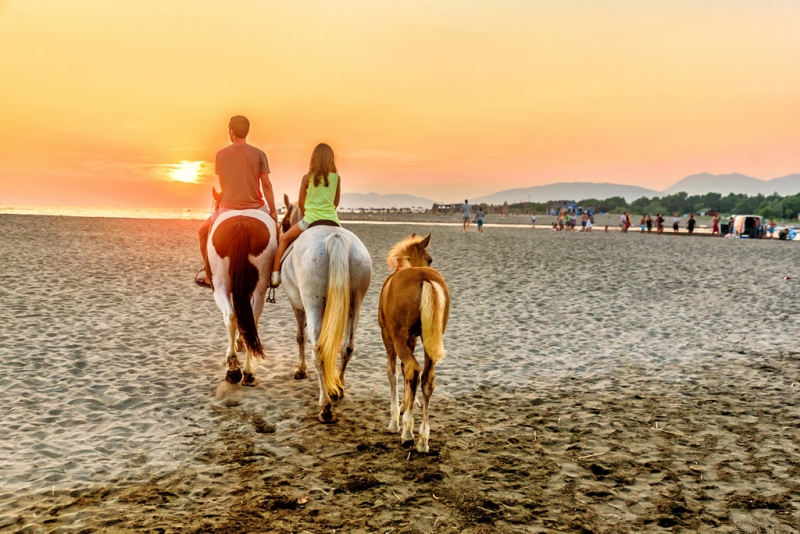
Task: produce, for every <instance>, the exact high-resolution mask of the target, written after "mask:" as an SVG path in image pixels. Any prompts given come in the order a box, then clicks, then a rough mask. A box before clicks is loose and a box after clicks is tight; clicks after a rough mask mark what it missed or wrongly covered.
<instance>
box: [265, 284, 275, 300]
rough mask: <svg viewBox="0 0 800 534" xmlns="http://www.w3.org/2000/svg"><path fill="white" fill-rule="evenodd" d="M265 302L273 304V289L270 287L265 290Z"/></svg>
mask: <svg viewBox="0 0 800 534" xmlns="http://www.w3.org/2000/svg"><path fill="white" fill-rule="evenodd" d="M266 301H267V302H269V303H270V304H275V288H274V287H272V286H270V287H269V288H267V299H266Z"/></svg>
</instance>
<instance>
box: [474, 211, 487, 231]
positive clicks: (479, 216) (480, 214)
mask: <svg viewBox="0 0 800 534" xmlns="http://www.w3.org/2000/svg"><path fill="white" fill-rule="evenodd" d="M484 215H485V214H484V213H483V208H481V207H479V208H478V213H476V214H475V222H476V223H477V224H478V232H480V233H483V217H484Z"/></svg>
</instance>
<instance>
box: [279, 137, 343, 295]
mask: <svg viewBox="0 0 800 534" xmlns="http://www.w3.org/2000/svg"><path fill="white" fill-rule="evenodd" d="M338 172H339V171H337V170H336V161H335V156H334V154H333V149H332V148H331V147H330V146H329V145H326V144H325V143H320V144H318V145H317V146H316V147H315V148H314V152H312V153H311V161H309V163H308V173H307V174H305V175H304V176H303V179H302V180H301V181H300V193H299V194H298V199H297V206H298V207H299V208H300V213H302V214H303V218H302V219H300V221H299V222H297V223H296V224H295V225H294V226H292V227H291V228H289V230H287V231H286V233H285V234H283V235H282V236H281V239H280V241H279V242H278V251H277V252H276V253H275V263H274V264H273V268H272V277H271V279H270V285H271V286H272V287H278V286H279V285H281V260H282V259H283V254H284V253H285V252H286V249H287V248H289V245H291V244H292V242H293V241H294V240H295V239H297V238H298V237H300V234H302V233H303V232H305V231H306V230H308V229H309V228H310V227H311V226H312V225H314V224H315V223H316V224H326V223H327V224H326V226H339V216H338V214H337V213H336V208H337V207H338V206H339V196H340V194H341V187H342V180H341V177H340V176H339V174H338Z"/></svg>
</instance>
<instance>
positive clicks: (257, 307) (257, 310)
mask: <svg viewBox="0 0 800 534" xmlns="http://www.w3.org/2000/svg"><path fill="white" fill-rule="evenodd" d="M252 302H253V319H254V321H255V323H256V331H258V321H259V319H261V313H262V312H263V311H264V291H260V290H259V289H256V291H255V293H253V300H252ZM245 358H246V359H245V362H244V368H243V369H242V370H243V371H244V376H243V378H242V385H243V386H255V385H256V371H255V368H254V367H253V360H254V359H255V356H254V355H253V353H252V352H250V350H247V353H246V356H245Z"/></svg>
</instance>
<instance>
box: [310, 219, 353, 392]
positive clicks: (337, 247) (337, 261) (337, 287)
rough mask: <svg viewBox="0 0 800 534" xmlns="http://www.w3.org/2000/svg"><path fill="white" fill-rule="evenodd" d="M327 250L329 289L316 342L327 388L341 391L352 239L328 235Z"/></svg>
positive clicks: (332, 390)
mask: <svg viewBox="0 0 800 534" xmlns="http://www.w3.org/2000/svg"><path fill="white" fill-rule="evenodd" d="M325 247H326V248H327V251H328V292H327V296H326V298H325V313H324V315H323V316H322V329H321V331H320V333H319V340H317V345H318V347H319V349H318V351H319V352H318V353H319V357H320V359H321V360H322V365H323V369H324V371H325V390H326V391H327V392H328V395H339V394H340V393H341V391H342V381H341V380H340V379H339V375H338V373H337V372H336V357H337V356H338V355H339V351H340V349H341V348H342V340H343V338H344V330H345V326H346V325H347V318H348V316H349V315H350V240H349V239H348V238H347V236H345V235H342V234H340V233H333V234H331V235H329V236H328V237H326V238H325Z"/></svg>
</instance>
